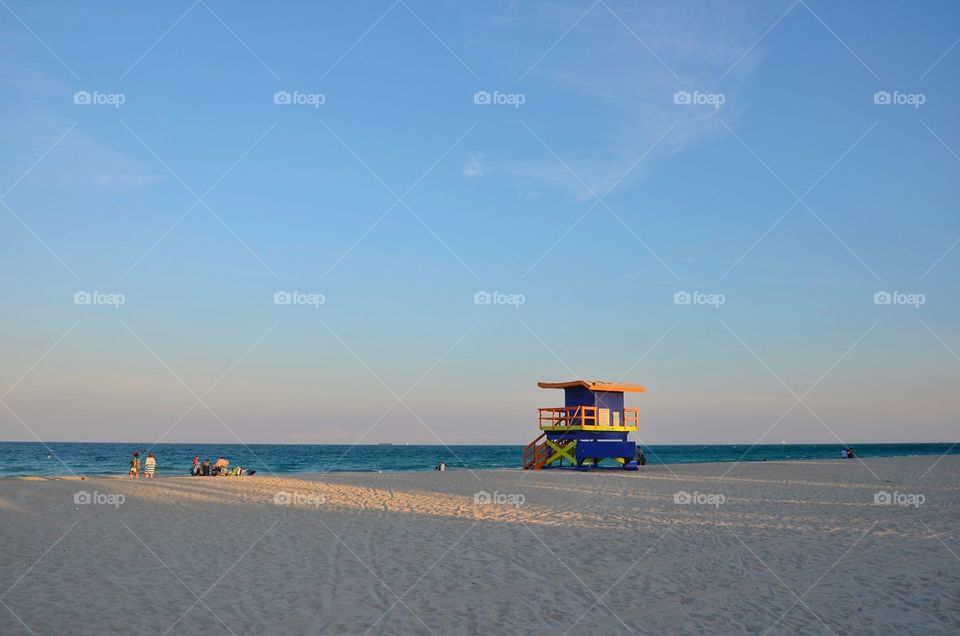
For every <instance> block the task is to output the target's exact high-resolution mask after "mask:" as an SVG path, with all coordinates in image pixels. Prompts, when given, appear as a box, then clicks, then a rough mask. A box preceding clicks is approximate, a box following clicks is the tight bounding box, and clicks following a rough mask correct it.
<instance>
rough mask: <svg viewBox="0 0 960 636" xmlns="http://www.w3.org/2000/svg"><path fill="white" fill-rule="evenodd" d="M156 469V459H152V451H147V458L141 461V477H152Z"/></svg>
mask: <svg viewBox="0 0 960 636" xmlns="http://www.w3.org/2000/svg"><path fill="white" fill-rule="evenodd" d="M156 469H157V460H156V459H154V457H153V453H149V452H148V453H147V458H146V459H145V460H144V462H143V477H144V479H153V471H155V470H156Z"/></svg>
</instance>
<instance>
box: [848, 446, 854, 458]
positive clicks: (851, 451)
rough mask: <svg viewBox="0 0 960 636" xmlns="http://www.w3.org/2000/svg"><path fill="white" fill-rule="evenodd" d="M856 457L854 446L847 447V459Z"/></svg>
mask: <svg viewBox="0 0 960 636" xmlns="http://www.w3.org/2000/svg"><path fill="white" fill-rule="evenodd" d="M854 457H855V455H854V454H853V448H852V447H851V448H848V449H847V459H853V458H854Z"/></svg>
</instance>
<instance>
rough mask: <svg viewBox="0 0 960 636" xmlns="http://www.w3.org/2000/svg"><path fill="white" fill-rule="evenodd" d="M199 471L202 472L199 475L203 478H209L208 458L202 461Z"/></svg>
mask: <svg viewBox="0 0 960 636" xmlns="http://www.w3.org/2000/svg"><path fill="white" fill-rule="evenodd" d="M201 471H202V472H201V474H202V475H203V476H204V477H209V476H210V458H209V457H208V458H206V459H205V460H203V468H202V469H201Z"/></svg>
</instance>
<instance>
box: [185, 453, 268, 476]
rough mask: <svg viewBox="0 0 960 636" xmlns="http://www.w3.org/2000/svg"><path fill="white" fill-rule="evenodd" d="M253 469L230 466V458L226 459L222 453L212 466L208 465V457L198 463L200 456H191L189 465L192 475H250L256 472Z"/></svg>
mask: <svg viewBox="0 0 960 636" xmlns="http://www.w3.org/2000/svg"><path fill="white" fill-rule="evenodd" d="M256 472H257V471H255V470H247V469H246V468H244V467H242V466H234V467H233V468H230V460H228V459H226V458H225V457H223V456H222V455H221V456H220V458H219V459H217V461H216V462H214V464H213V466H211V465H210V458H207V459H204V460H203V463H202V464H201V463H200V456H199V455H194V456H193V466H191V467H190V474H191V475H192V476H193V477H226V476H228V475H229V476H232V477H240V476H243V475H252V474H254V473H256Z"/></svg>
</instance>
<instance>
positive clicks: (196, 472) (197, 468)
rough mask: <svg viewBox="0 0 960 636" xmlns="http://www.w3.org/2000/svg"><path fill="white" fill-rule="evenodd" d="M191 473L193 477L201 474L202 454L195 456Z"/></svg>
mask: <svg viewBox="0 0 960 636" xmlns="http://www.w3.org/2000/svg"><path fill="white" fill-rule="evenodd" d="M190 475H191V476H192V477H199V476H200V456H199V455H194V456H193V466H191V467H190Z"/></svg>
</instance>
